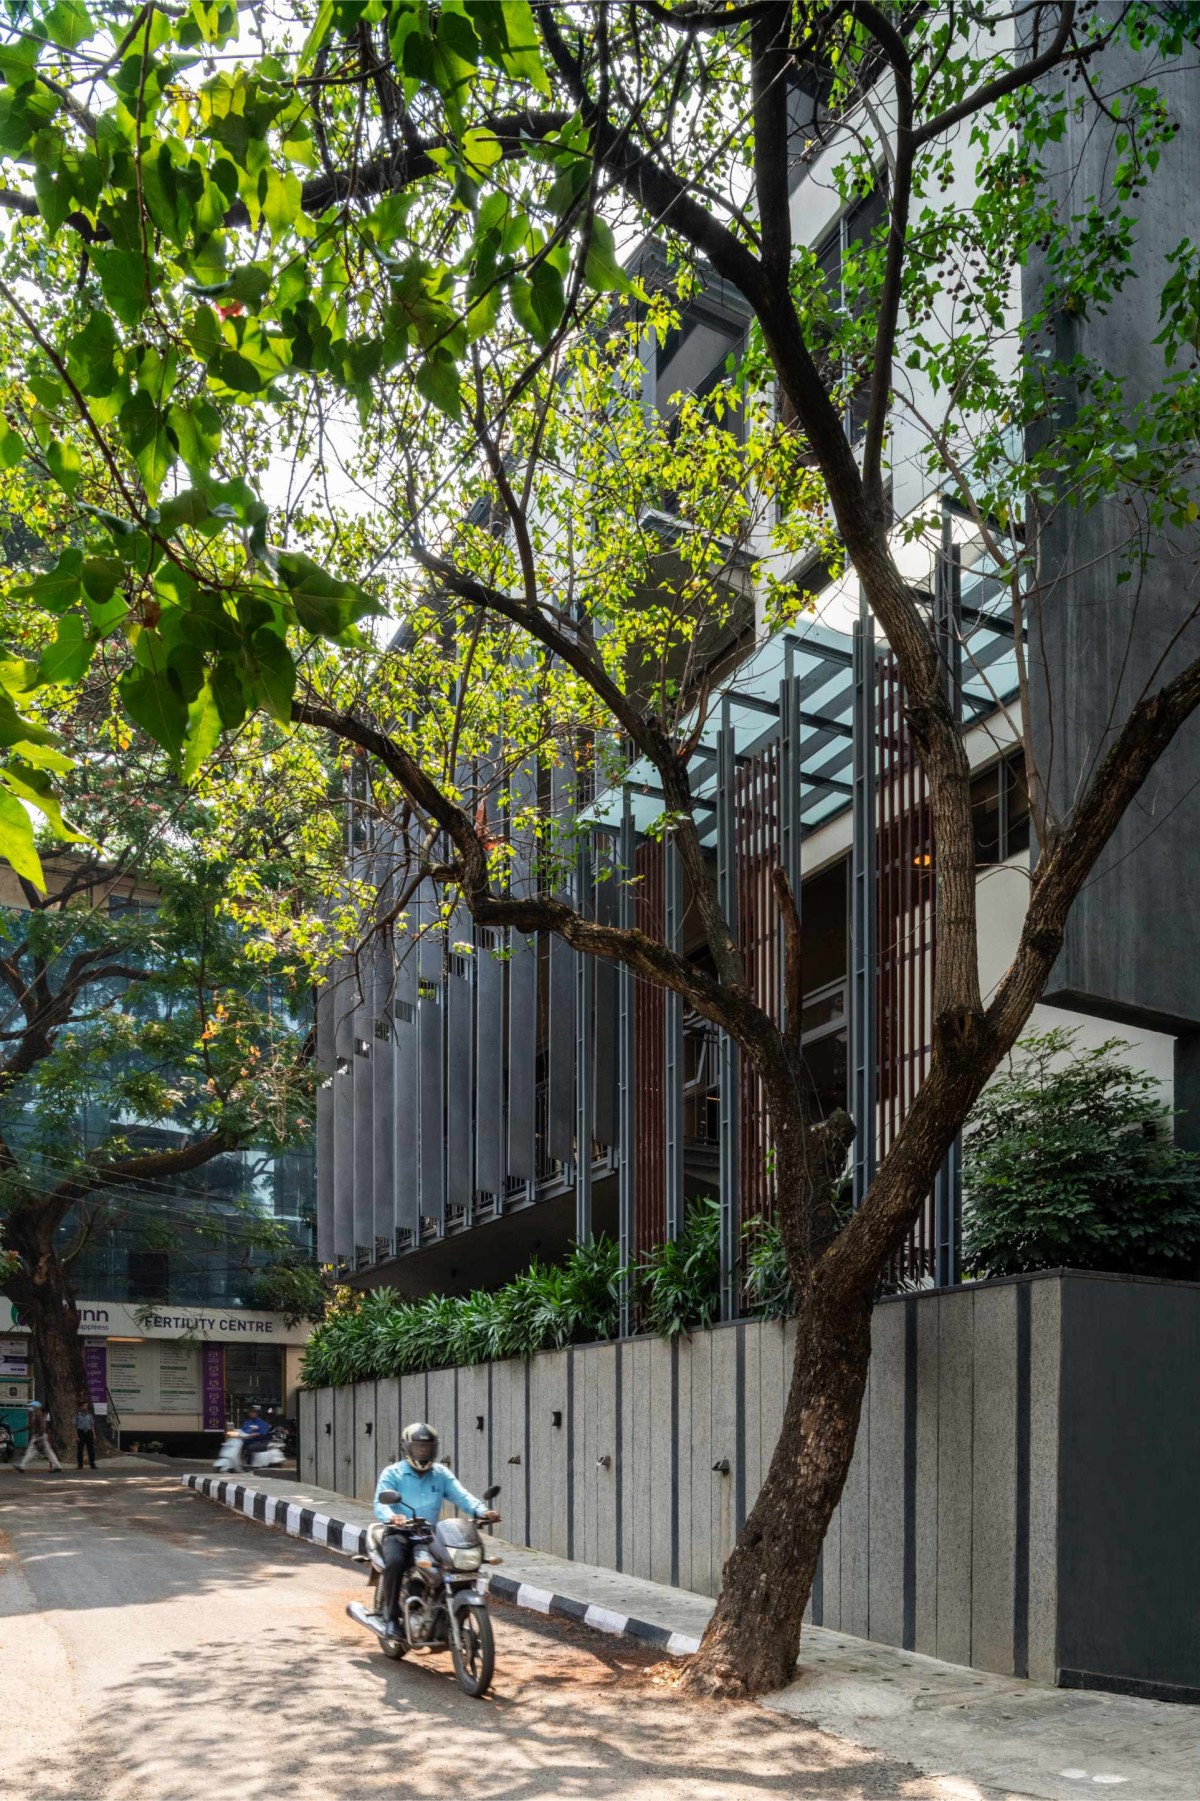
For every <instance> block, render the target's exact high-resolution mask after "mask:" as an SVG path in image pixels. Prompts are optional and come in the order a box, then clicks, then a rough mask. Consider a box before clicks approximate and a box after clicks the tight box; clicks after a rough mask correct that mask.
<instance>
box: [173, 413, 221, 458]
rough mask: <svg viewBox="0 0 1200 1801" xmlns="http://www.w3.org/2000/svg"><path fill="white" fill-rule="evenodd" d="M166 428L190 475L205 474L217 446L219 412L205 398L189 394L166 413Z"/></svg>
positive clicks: (219, 441) (219, 438) (219, 440)
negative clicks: (190, 397) (182, 401)
mask: <svg viewBox="0 0 1200 1801" xmlns="http://www.w3.org/2000/svg"><path fill="white" fill-rule="evenodd" d="M167 430H168V431H169V432H170V434H171V437H172V439H173V440H174V443H175V445H176V448H177V449H178V451H179V455H180V458H181V460H182V461H183V462H184V464H185V465H186V466H187V469H188V472H189V473H190V474H191V475H193V476H197V475H201V476H202V475H206V474H207V473H208V470H209V469H210V468H211V467H212V461H213V458H214V457H215V456H216V454H217V451H218V450H219V449H220V447H221V415H220V413H218V411H217V409H216V407H215V406H213V404H212V402H211V401H209V400H202V399H200V398H199V397H193V398H192V399H190V400H188V401H187V402H186V403H185V404H184V405H182V406H179V405H177V406H172V407H171V408H170V409H169V411H168V413H167Z"/></svg>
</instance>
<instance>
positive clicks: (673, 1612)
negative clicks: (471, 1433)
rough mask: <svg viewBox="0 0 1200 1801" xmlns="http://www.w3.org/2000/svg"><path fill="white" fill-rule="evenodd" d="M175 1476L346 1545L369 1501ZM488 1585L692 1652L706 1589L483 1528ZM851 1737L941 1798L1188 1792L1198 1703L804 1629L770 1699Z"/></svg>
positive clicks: (1047, 1799) (1046, 1799) (1133, 1797)
mask: <svg viewBox="0 0 1200 1801" xmlns="http://www.w3.org/2000/svg"><path fill="white" fill-rule="evenodd" d="M181 1481H182V1483H183V1484H184V1486H186V1487H189V1488H194V1489H196V1490H197V1492H199V1493H202V1494H206V1495H208V1497H209V1498H210V1499H213V1500H216V1501H219V1502H222V1503H223V1504H224V1505H226V1506H230V1507H234V1508H236V1509H237V1510H238V1511H239V1512H242V1513H244V1514H245V1515H246V1516H247V1517H248V1518H251V1519H257V1520H260V1521H261V1522H262V1523H264V1524H267V1525H276V1526H278V1527H280V1528H282V1529H283V1530H285V1531H287V1532H289V1533H290V1534H292V1536H294V1537H298V1538H308V1539H311V1540H312V1541H313V1542H315V1543H318V1544H322V1545H327V1546H328V1547H329V1548H330V1549H332V1550H335V1551H341V1552H343V1553H344V1554H345V1555H347V1556H353V1555H354V1554H355V1553H356V1552H358V1551H359V1550H360V1549H361V1548H362V1543H363V1536H362V1535H363V1533H364V1531H365V1528H366V1526H367V1524H368V1523H369V1521H370V1520H371V1518H372V1517H373V1516H372V1514H371V1510H370V1508H369V1507H365V1506H363V1505H362V1504H360V1503H357V1502H354V1501H350V1500H347V1499H346V1497H345V1496H344V1495H339V1494H335V1493H333V1492H332V1491H331V1490H329V1489H322V1488H315V1487H311V1486H309V1485H306V1484H304V1483H298V1482H294V1481H288V1480H286V1479H285V1480H280V1479H278V1478H271V1477H265V1476H264V1477H255V1478H254V1479H253V1481H252V1482H245V1483H239V1482H234V1481H230V1480H229V1479H228V1478H218V1477H215V1476H201V1475H198V1474H193V1473H188V1474H186V1475H184V1476H182V1477H181ZM493 1545H494V1548H495V1551H496V1553H497V1554H498V1555H499V1556H500V1557H501V1559H502V1563H501V1565H500V1567H499V1568H498V1569H496V1568H492V1569H490V1570H489V1572H488V1573H489V1576H490V1580H491V1583H492V1586H493V1587H494V1589H495V1592H496V1593H497V1595H498V1596H500V1597H502V1598H503V1599H506V1600H511V1601H513V1602H515V1603H516V1605H517V1606H521V1607H529V1608H533V1609H534V1610H536V1611H537V1612H540V1613H557V1614H562V1615H564V1616H566V1617H570V1618H573V1619H577V1620H582V1621H584V1623H586V1624H588V1625H591V1626H594V1627H596V1628H597V1629H598V1630H600V1631H605V1632H616V1633H624V1634H628V1635H629V1636H631V1637H633V1638H636V1639H639V1640H641V1641H642V1642H644V1643H647V1642H648V1643H650V1644H657V1645H661V1646H662V1647H663V1648H664V1649H665V1650H669V1651H672V1652H675V1653H686V1652H688V1651H691V1650H694V1649H695V1646H696V1644H697V1643H698V1642H699V1637H700V1634H701V1633H702V1632H703V1630H704V1626H705V1624H706V1623H707V1621H708V1618H709V1616H710V1614H711V1613H712V1607H713V1604H712V1602H711V1601H710V1600H709V1599H708V1598H707V1597H706V1596H704V1595H695V1594H689V1593H687V1592H686V1591H684V1590H682V1589H674V1588H667V1587H665V1586H663V1585H662V1584H660V1583H656V1582H647V1581H645V1580H643V1579H642V1578H640V1577H636V1576H626V1575H623V1574H619V1573H618V1572H616V1571H613V1570H604V1569H598V1568H596V1567H594V1566H593V1565H590V1564H583V1563H569V1562H567V1561H566V1560H565V1559H563V1558H558V1557H548V1556H546V1555H544V1554H543V1553H542V1552H539V1551H528V1550H526V1549H524V1547H522V1546H519V1545H510V1544H507V1543H505V1542H503V1541H502V1540H500V1539H495V1540H493ZM764 1704H765V1705H766V1706H768V1707H770V1708H772V1709H774V1710H775V1711H777V1712H780V1713H785V1714H790V1715H792V1716H793V1717H794V1718H796V1719H799V1720H804V1721H806V1722H809V1723H811V1724H812V1725H815V1726H818V1727H820V1728H821V1729H822V1730H823V1731H825V1732H831V1733H834V1734H836V1735H837V1736H838V1737H839V1738H843V1739H847V1740H849V1741H850V1742H851V1743H853V1744H856V1745H862V1746H865V1747H867V1748H869V1749H871V1750H876V1751H880V1752H883V1753H885V1754H886V1755H888V1756H890V1757H894V1758H897V1759H906V1760H908V1761H909V1762H911V1763H914V1764H916V1765H917V1766H918V1767H919V1768H920V1769H921V1770H922V1771H923V1772H924V1773H925V1774H927V1775H930V1776H938V1777H941V1778H942V1779H943V1780H944V1782H945V1783H946V1784H947V1785H948V1786H947V1787H946V1790H945V1792H946V1794H947V1796H950V1795H956V1796H957V1795H961V1797H962V1801H979V1797H980V1796H981V1795H982V1794H983V1793H984V1792H985V1791H986V1792H987V1793H988V1794H992V1795H1000V1796H1002V1797H1004V1801H1071V1798H1072V1797H1076V1796H1079V1795H1081V1794H1098V1793H1100V1792H1101V1791H1104V1790H1117V1791H1118V1792H1124V1793H1126V1794H1128V1795H1129V1797H1130V1801H1197V1797H1200V1709H1194V1708H1190V1707H1181V1706H1171V1705H1168V1704H1167V1703H1165V1702H1159V1701H1143V1700H1138V1699H1134V1698H1131V1697H1127V1696H1123V1695H1107V1694H1098V1693H1092V1692H1084V1691H1079V1690H1068V1689H1056V1688H1044V1687H1041V1686H1039V1685H1038V1684H1036V1683H1031V1682H1022V1681H1019V1680H1017V1679H1015V1678H1013V1677H1005V1676H989V1675H986V1674H984V1673H983V1672H981V1671H979V1670H970V1669H963V1668H961V1667H959V1666H957V1665H954V1664H947V1663H939V1662H938V1661H937V1660H936V1659H935V1658H932V1657H922V1656H919V1655H918V1654H917V1653H915V1652H911V1651H898V1650H895V1649H893V1648H892V1647H890V1646H886V1645H875V1644H871V1643H869V1642H868V1641H866V1640H864V1639H855V1638H850V1637H848V1636H847V1635H846V1634H845V1633H840V1632H829V1631H825V1630H823V1629H821V1628H820V1627H815V1626H814V1627H806V1629H805V1632H804V1639H803V1643H802V1645H801V1661H800V1665H799V1667H798V1671H797V1680H796V1681H795V1682H794V1683H793V1684H792V1685H791V1687H790V1688H787V1689H785V1690H784V1691H783V1692H782V1693H780V1694H778V1695H773V1696H770V1697H768V1698H767V1700H766V1702H765V1703H764Z"/></svg>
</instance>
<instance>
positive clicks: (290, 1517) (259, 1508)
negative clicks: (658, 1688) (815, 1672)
mask: <svg viewBox="0 0 1200 1801" xmlns="http://www.w3.org/2000/svg"><path fill="white" fill-rule="evenodd" d="M179 1480H180V1482H181V1483H182V1485H183V1487H184V1488H192V1489H195V1491H196V1493H197V1494H201V1495H206V1496H207V1497H208V1499H209V1500H210V1501H218V1502H219V1503H220V1504H221V1506H222V1507H231V1508H233V1510H234V1512H235V1513H242V1514H245V1516H246V1518H247V1519H248V1520H258V1521H260V1522H261V1523H262V1524H263V1525H264V1526H277V1527H278V1528H279V1529H280V1530H281V1531H283V1532H286V1533H287V1534H288V1535H289V1537H291V1538H304V1539H308V1540H309V1541H310V1542H311V1543H312V1544H315V1545H325V1546H327V1547H328V1549H329V1550H331V1551H340V1552H341V1553H342V1555H343V1556H345V1557H365V1556H366V1554H367V1529H366V1527H365V1526H352V1525H350V1524H349V1523H348V1522H347V1521H346V1520H339V1519H335V1518H334V1517H333V1515H332V1514H325V1513H318V1512H317V1511H316V1509H315V1508H312V1507H302V1506H301V1505H300V1503H299V1502H298V1501H289V1500H287V1499H286V1498H285V1497H284V1496H283V1495H268V1494H266V1493H264V1491H263V1490H262V1489H259V1488H251V1487H249V1486H248V1485H247V1484H246V1483H244V1482H231V1481H229V1480H228V1479H227V1478H223V1477H220V1476H199V1475H196V1474H194V1473H189V1474H187V1475H183V1476H181V1477H180V1478H179ZM481 1575H483V1579H484V1580H486V1582H487V1585H488V1587H489V1589H490V1590H491V1592H492V1593H493V1594H494V1595H495V1596H496V1597H497V1599H499V1600H501V1601H510V1602H511V1603H512V1604H513V1605H514V1606H515V1607H525V1608H528V1609H529V1611H530V1612H531V1613H545V1614H552V1615H554V1616H556V1617H557V1618H559V1619H563V1620H574V1621H575V1622H576V1623H577V1624H578V1625H581V1626H591V1627H592V1628H593V1629H594V1630H595V1631H597V1632H608V1633H611V1634H612V1635H614V1636H615V1637H618V1638H632V1639H636V1640H637V1641H638V1642H639V1643H640V1644H643V1645H653V1646H655V1647H657V1648H658V1649H659V1650H661V1651H669V1652H670V1653H671V1655H672V1656H675V1657H686V1656H689V1655H690V1654H691V1652H693V1651H697V1650H699V1648H700V1640H699V1639H698V1638H693V1637H692V1636H691V1634H690V1633H687V1632H672V1631H671V1629H670V1627H669V1626H656V1625H654V1624H653V1623H652V1622H651V1621H650V1620H639V1619H635V1617H634V1616H633V1615H632V1614H628V1613H617V1612H615V1611H614V1610H613V1609H612V1608H609V1607H598V1606H597V1605H596V1603H595V1602H588V1601H576V1600H574V1599H573V1598H572V1597H571V1596H570V1595H556V1594H554V1593H552V1592H551V1590H550V1589H548V1588H537V1587H535V1586H534V1585H533V1584H532V1583H529V1582H518V1581H516V1580H515V1579H514V1578H513V1577H512V1576H497V1575H493V1574H492V1573H491V1571H487V1572H486V1573H483V1572H481Z"/></svg>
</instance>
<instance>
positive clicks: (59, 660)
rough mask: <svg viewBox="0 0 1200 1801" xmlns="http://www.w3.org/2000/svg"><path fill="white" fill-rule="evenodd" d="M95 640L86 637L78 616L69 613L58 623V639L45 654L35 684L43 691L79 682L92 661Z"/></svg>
mask: <svg viewBox="0 0 1200 1801" xmlns="http://www.w3.org/2000/svg"><path fill="white" fill-rule="evenodd" d="M95 648H96V640H95V639H94V638H89V637H88V636H87V633H86V630H85V628H84V622H83V620H82V619H81V617H80V616H79V614H78V613H68V614H67V616H66V618H65V619H60V620H59V622H58V636H57V637H56V638H55V640H54V643H53V644H51V645H48V646H47V648H46V649H45V650H44V651H43V652H42V655H41V660H40V662H39V663H38V667H37V676H36V682H35V683H31V684H30V685H31V686H34V685H36V686H38V687H41V686H43V685H46V684H48V683H52V682H63V683H68V684H69V683H73V682H77V681H79V680H80V678H81V677H82V676H83V674H84V672H85V671H86V669H87V666H88V664H89V663H90V662H91V660H92V653H93V651H94V650H95Z"/></svg>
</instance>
